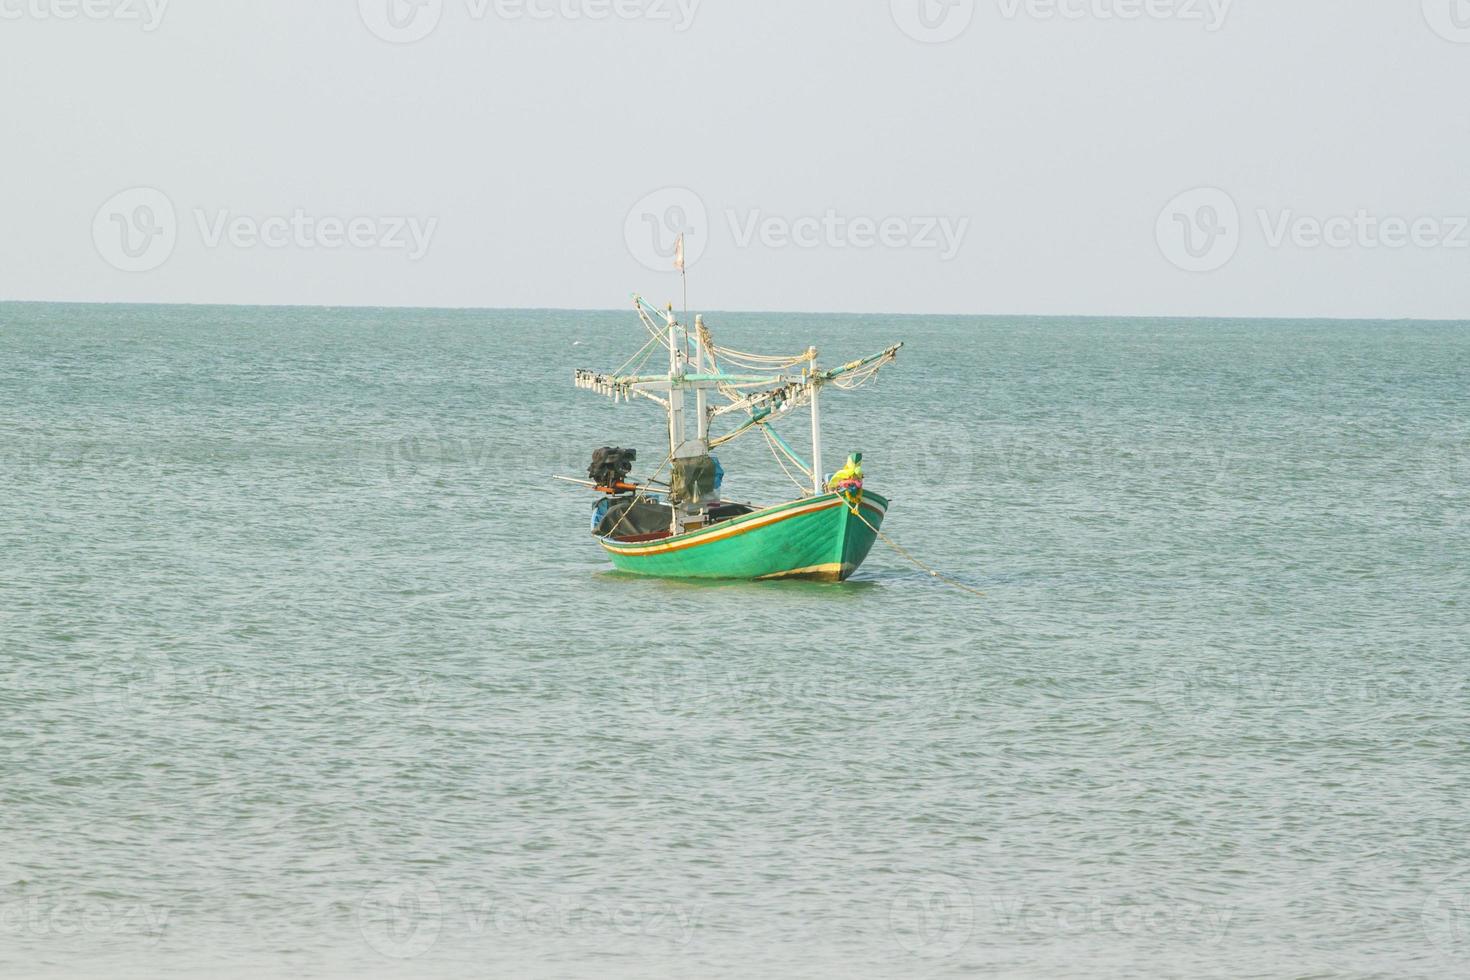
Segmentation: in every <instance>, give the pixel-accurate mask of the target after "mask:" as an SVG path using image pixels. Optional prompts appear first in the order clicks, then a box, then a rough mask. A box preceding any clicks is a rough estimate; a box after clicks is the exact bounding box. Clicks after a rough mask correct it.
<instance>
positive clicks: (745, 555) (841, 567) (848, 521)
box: [599, 491, 888, 582]
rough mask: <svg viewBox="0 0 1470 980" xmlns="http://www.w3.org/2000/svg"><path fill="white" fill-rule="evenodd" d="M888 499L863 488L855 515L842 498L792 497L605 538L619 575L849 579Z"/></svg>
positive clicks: (870, 543)
mask: <svg viewBox="0 0 1470 980" xmlns="http://www.w3.org/2000/svg"><path fill="white" fill-rule="evenodd" d="M887 512H888V501H887V500H886V499H885V498H883V497H881V496H879V495H878V494H876V493H873V492H872V491H864V492H863V494H862V497H861V501H860V503H859V505H858V513H857V514H854V513H853V509H852V507H851V506H850V505H849V503H848V501H847V500H846V499H844V498H843V497H842V496H841V495H839V494H835V493H829V494H823V495H822V496H820V497H808V498H806V499H804V500H793V501H791V502H790V503H786V504H780V505H779V506H776V507H768V508H766V509H765V510H758V511H755V512H753V513H750V514H746V515H745V516H743V517H738V518H735V519H734V520H731V521H725V522H723V523H720V524H716V525H713V526H712V527H708V528H703V529H701V530H698V531H690V532H688V533H685V534H681V535H678V536H676V537H669V538H662V539H660V540H656V541H644V542H631V541H618V540H615V539H613V538H600V539H599V541H600V542H601V544H602V547H603V548H604V549H605V550H606V551H607V553H608V555H609V557H611V558H612V563H613V565H614V566H616V567H617V569H618V570H619V571H623V572H632V573H634V574H636V575H650V576H654V577H657V578H683V579H773V578H804V579H815V580H818V581H823V582H842V581H846V580H847V578H848V576H850V575H852V573H853V572H855V571H857V569H858V566H860V565H861V564H862V563H863V560H864V559H865V558H867V557H868V552H869V551H871V550H872V548H873V542H874V541H875V540H876V539H877V529H878V528H880V527H882V526H883V518H884V516H885V515H886V514H887Z"/></svg>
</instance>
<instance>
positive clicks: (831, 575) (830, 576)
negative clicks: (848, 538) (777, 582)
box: [760, 561, 851, 582]
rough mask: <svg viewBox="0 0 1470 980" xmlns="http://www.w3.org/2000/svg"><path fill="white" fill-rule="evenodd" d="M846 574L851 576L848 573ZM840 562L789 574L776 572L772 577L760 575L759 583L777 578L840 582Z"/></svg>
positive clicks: (801, 569) (797, 569) (841, 572)
mask: <svg viewBox="0 0 1470 980" xmlns="http://www.w3.org/2000/svg"><path fill="white" fill-rule="evenodd" d="M848 574H851V573H850V572H849V573H848ZM843 577H844V576H843V571H842V562H840V561H834V562H828V563H827V564H825V565H809V566H808V567H806V568H793V569H792V570H791V571H789V572H777V573H776V574H774V575H762V576H761V577H760V581H762V582H766V581H771V580H773V579H779V578H809V579H815V580H816V581H818V582H841V581H842V579H843Z"/></svg>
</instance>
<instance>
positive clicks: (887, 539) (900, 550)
mask: <svg viewBox="0 0 1470 980" xmlns="http://www.w3.org/2000/svg"><path fill="white" fill-rule="evenodd" d="M842 499H843V501H844V502H845V503H846V504H847V507H848V509H849V510H851V511H852V513H853V515H854V516H855V517H856V518H857V519H858V520H860V521H862V522H863V523H864V524H867V525H868V528H869V529H870V530H871V531H872V532H873V533H874V534H876V535H878V537H880V538H882V539H883V543H884V544H886V545H888V547H890V548H892V549H893V550H894V551H896V552H898V553H899V554H900V555H902V556H903V557H904V558H907V559H908V560H909V561H911V562H913V563H914V565H916V566H917V567H918V568H920V569H921V570H923V571H926V572H928V573H929V576H930V577H931V578H936V579H938V580H939V581H941V582H943V583H944V584H945V585H949V586H952V587H954V588H956V589H963V590H964V591H966V592H969V593H972V594H974V595H977V596H980V597H981V598H982V599H988V598H990V597H989V596H987V595H986V594H985V593H984V592H981V591H980V590H979V589H975V588H971V587H970V586H968V585H966V584H965V583H963V582H960V581H956V580H955V579H952V578H950V577H949V576H947V575H943V574H941V573H939V572H936V571H935V570H934V569H932V568H930V567H929V566H928V565H926V564H924V563H923V562H921V561H919V559H917V558H915V557H914V556H913V555H911V554H909V552H908V551H907V550H905V549H904V548H903V547H902V546H901V545H900V544H899V543H898V542H897V541H895V540H893V539H892V538H890V537H889V536H888V535H886V534H884V533H883V532H882V531H880V530H878V529H877V528H876V527H873V525H872V524H869V523H868V519H867V518H866V517H864V516H863V515H862V514H861V513H859V512H858V509H857V507H856V506H855V505H854V504H853V502H852V501H850V500H848V499H847V498H846V497H843V498H842Z"/></svg>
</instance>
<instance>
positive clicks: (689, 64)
mask: <svg viewBox="0 0 1470 980" xmlns="http://www.w3.org/2000/svg"><path fill="white" fill-rule="evenodd" d="M0 76H3V78H4V96H5V97H4V98H3V100H0V125H3V130H0V131H3V134H4V139H3V144H0V147H3V150H0V173H3V175H4V180H3V181H0V217H3V221H4V234H3V235H0V299H21V300H80V301H104V302H106V301H126V302H181V303H206V302H220V303H251V304H255V303H259V304H320V305H391V306H475V307H551V308H596V309H608V308H619V307H623V306H625V305H626V302H627V297H628V295H629V294H630V293H631V292H634V291H638V292H641V293H643V294H645V295H647V296H648V297H649V298H650V299H652V300H654V301H655V302H659V301H662V300H664V299H676V298H677V297H678V289H679V284H678V276H677V274H676V273H675V272H673V271H672V251H671V250H672V243H673V238H674V235H675V234H676V232H677V231H678V230H679V229H684V230H686V232H687V234H688V239H687V241H688V255H689V259H690V283H689V284H690V305H691V306H692V307H694V308H696V309H708V310H811V311H862V312H915V313H1002V314H1012V313H1036V314H1110V315H1112V314H1139V315H1220V316H1336V317H1443V318H1466V317H1470V227H1467V225H1470V220H1467V219H1470V177H1467V171H1466V165H1467V163H1470V98H1467V94H1470V0H973V2H972V0H331V2H321V0H309V2H308V0H0Z"/></svg>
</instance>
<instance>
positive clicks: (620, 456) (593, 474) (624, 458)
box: [587, 446, 638, 487]
mask: <svg viewBox="0 0 1470 980" xmlns="http://www.w3.org/2000/svg"><path fill="white" fill-rule="evenodd" d="M637 458H638V450H636V449H614V448H612V447H611V446H604V447H603V448H601V449H598V450H594V451H593V453H592V465H591V466H589V467H587V479H589V480H591V481H592V482H593V483H595V484H597V485H598V486H599V487H616V486H617V485H618V484H619V483H622V482H623V481H624V480H626V479H627V478H628V474H629V473H631V472H633V462H634V461H635V460H636V459H637Z"/></svg>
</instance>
